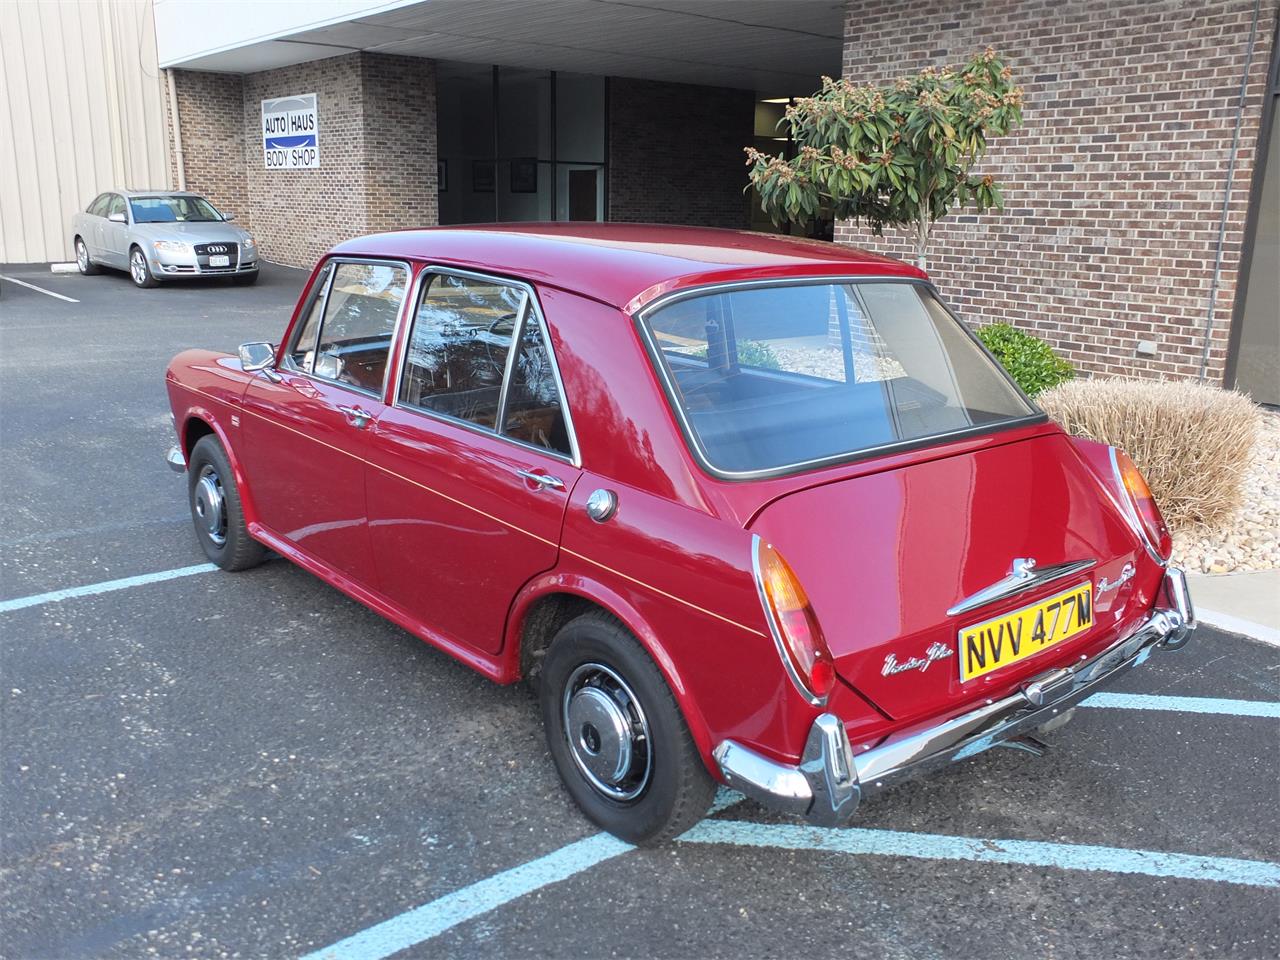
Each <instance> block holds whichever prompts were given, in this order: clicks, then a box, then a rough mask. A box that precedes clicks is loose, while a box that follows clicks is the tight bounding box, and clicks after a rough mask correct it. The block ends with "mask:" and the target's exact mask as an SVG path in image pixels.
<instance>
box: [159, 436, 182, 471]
mask: <svg viewBox="0 0 1280 960" xmlns="http://www.w3.org/2000/svg"><path fill="white" fill-rule="evenodd" d="M164 462H165V463H167V464H168V465H169V469H170V470H172V471H173V472H174V473H185V472H186V470H187V461H186V460H185V459H184V458H183V456H182V448H181V447H179V446H178V445H177V444H176V443H175V444H174V445H173V446H172V447H170V448H169V452H168V453H166V454H165V455H164Z"/></svg>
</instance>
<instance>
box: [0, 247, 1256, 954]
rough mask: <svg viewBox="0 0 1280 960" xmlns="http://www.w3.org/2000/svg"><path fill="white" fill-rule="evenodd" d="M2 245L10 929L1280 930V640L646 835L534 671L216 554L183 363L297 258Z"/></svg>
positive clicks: (1058, 948) (972, 936)
mask: <svg viewBox="0 0 1280 960" xmlns="http://www.w3.org/2000/svg"><path fill="white" fill-rule="evenodd" d="M0 276H3V277H7V278H13V279H18V280H22V281H24V282H26V283H30V284H35V285H37V286H40V287H43V288H44V289H45V290H47V291H50V292H52V293H57V294H59V295H60V296H61V297H62V298H66V299H59V298H57V297H51V296H48V295H47V294H46V293H42V292H40V291H37V290H33V289H30V288H28V287H24V286H21V285H19V284H16V283H12V282H9V281H8V280H5V279H0V286H3V288H4V289H3V294H2V296H0V491H2V494H0V496H2V502H3V504H4V510H3V511H2V512H0V571H2V573H3V576H2V583H0V673H3V682H2V683H0V711H2V712H0V722H2V727H0V730H2V735H3V756H2V758H0V759H2V761H3V763H2V765H0V811H2V812H3V817H2V820H0V831H2V833H0V878H2V879H0V956H3V957H6V958H21V960H25V958H44V957H48V958H72V957H87V956H94V957H98V956H102V957H130V958H132V957H147V956H160V957H224V956H226V957H270V958H275V957H290V956H305V955H309V954H313V953H316V952H319V955H320V956H326V957H329V956H331V957H343V958H352V960H373V958H381V957H385V956H390V955H392V954H395V953H397V951H403V952H402V953H399V954H398V955H400V956H406V957H436V956H490V955H502V956H531V957H587V958H594V957H615V956H619V957H673V958H675V957H695V956H696V957H734V958H737V957H744V956H768V957H774V956H819V957H826V956H860V957H888V958H899V957H901V958H907V957H910V958H933V957H938V958H944V957H945V958H950V957H984V958H985V957H992V956H1014V957H1023V956H1052V957H1055V958H1069V957H1097V956H1124V957H1146V956H1151V957H1157V956H1158V957H1168V956H1194V957H1275V956H1277V955H1280V830H1277V807H1278V803H1280V737H1278V736H1277V734H1278V733H1280V690H1278V681H1280V649H1277V648H1274V647H1269V646H1265V645H1262V644H1259V643H1256V642H1253V641H1250V640H1247V639H1243V638H1240V637H1235V636H1231V635H1229V634H1225V633H1221V632H1217V631H1214V630H1211V629H1209V628H1201V630H1200V631H1199V633H1198V635H1197V637H1196V639H1195V641H1194V642H1193V643H1192V645H1191V646H1189V647H1188V648H1187V649H1186V650H1185V651H1183V652H1180V653H1177V654H1168V655H1163V654H1159V655H1156V656H1153V657H1152V658H1151V660H1150V661H1149V662H1148V664H1147V665H1146V666H1145V667H1144V668H1143V669H1142V670H1139V671H1136V672H1134V673H1132V674H1130V675H1129V676H1127V677H1126V678H1125V679H1124V680H1123V681H1122V682H1121V683H1120V684H1119V685H1117V686H1116V687H1115V688H1113V691H1112V693H1113V695H1112V696H1109V697H1105V698H1101V699H1098V700H1097V701H1094V702H1092V703H1091V704H1090V705H1089V706H1088V707H1086V708H1081V709H1080V710H1079V711H1078V715H1077V717H1076V719H1075V721H1074V722H1073V723H1072V724H1070V725H1069V726H1067V727H1065V728H1063V729H1062V730H1060V731H1057V732H1056V733H1054V734H1052V735H1051V737H1050V738H1049V739H1051V741H1052V745H1053V749H1052V750H1051V751H1050V753H1049V754H1047V755H1046V756H1045V757H1043V758H1040V759H1035V758H1032V757H1030V756H1029V755H1027V754H1025V753H1021V752H1017V751H1012V750H995V751H991V752H989V753H986V754H983V755H981V756H979V757H977V758H975V759H973V760H972V761H969V762H967V763H965V764H962V765H958V766H955V767H953V768H952V769H950V770H949V771H947V772H946V773H944V774H943V775H941V776H937V777H935V778H933V779H930V780H927V781H923V782H918V783H913V784H908V785H905V786H903V787H901V788H898V789H897V790H895V791H893V792H891V793H889V794H888V795H886V796H885V797H884V798H883V799H881V800H878V801H876V802H875V803H873V804H869V805H867V806H866V807H864V810H863V812H862V813H861V814H860V816H859V819H858V820H857V822H856V823H855V825H854V827H852V828H849V829H844V830H818V829H812V828H809V827H806V826H804V825H803V824H799V823H797V822H795V821H789V820H787V819H786V818H783V817H779V816H775V815H773V814H771V813H769V812H768V811H765V810H763V809H762V808H760V807H758V806H756V805H754V804H752V803H750V802H746V801H737V798H735V797H733V796H732V795H725V796H724V797H723V799H722V801H721V802H720V804H719V806H720V809H719V810H717V812H715V813H713V814H712V816H711V817H710V818H709V819H708V820H706V821H704V822H703V823H702V824H701V825H699V826H698V827H696V828H694V830H693V831H692V832H691V833H690V834H688V835H686V837H685V838H683V839H682V840H680V841H678V842H676V843H673V844H670V845H668V846H666V847H664V848H661V849H657V850H643V851H641V850H631V849H628V848H626V847H625V846H624V845H622V844H620V843H618V842H617V841H614V840H612V839H611V838H608V837H604V836H602V835H600V834H598V833H597V831H595V830H594V829H593V827H592V826H591V824H589V823H588V822H587V821H586V820H585V819H583V817H582V816H581V815H580V814H579V813H578V812H577V809H576V808H575V807H574V806H573V805H572V804H571V802H570V801H569V799H568V796H567V795H566V794H565V793H564V792H563V791H562V789H561V787H560V784H559V781H558V780H557V777H556V774H555V772H554V770H553V768H552V766H551V762H550V759H549V757H548V756H547V753H546V749H545V746H544V743H543V739H542V731H541V728H540V725H539V722H538V718H537V711H536V709H535V703H534V701H533V699H532V697H531V695H530V694H529V693H528V692H527V691H526V690H525V689H523V688H521V687H515V688H501V687H496V686H494V685H492V684H490V683H488V682H487V681H485V680H483V679H481V678H480V677H479V676H478V675H476V674H473V673H471V672H470V671H469V670H467V669H466V668H464V667H462V666H461V665H459V664H457V663H455V662H454V661H452V660H450V659H449V658H447V657H445V656H444V655H443V654H439V653H437V652H435V651H434V650H432V649H430V648H428V647H427V646H426V645H424V644H422V643H420V642H419V641H417V640H415V639H413V638H412V637H410V636H409V635H408V634H406V633H404V632H403V631H401V630H399V629H398V628H396V627H394V626H392V625H391V624H389V623H387V622H385V621H383V620H382V619H380V618H379V617H378V616H376V615H375V614H373V613H372V612H370V611H368V610H366V609H364V608H363V607H361V606H359V605H357V604H356V603H354V602H352V601H349V600H347V599H346V598H344V597H343V596H342V595H340V594H339V593H337V592H336V591H334V590H332V589H330V588H329V587H327V586H325V585H323V584H322V583H321V582H320V581H318V580H316V579H315V578H313V577H311V576H310V575H308V574H306V573H304V572H303V571H301V570H299V569H297V568H295V567H293V566H291V565H289V564H287V563H285V562H283V561H275V562H272V563H269V564H267V565H265V566H263V567H260V568H257V569H255V570H252V571H249V572H246V573H240V574H223V573H219V572H211V571H210V570H209V569H208V567H207V565H206V564H205V563H204V556H203V554H202V553H201V552H200V550H199V547H198V546H197V544H196V541H195V538H194V536H193V534H192V532H191V530H190V525H189V524H190V521H189V519H188V515H187V511H186V505H185V497H184V486H183V481H182V480H181V479H180V478H179V477H178V476H177V475H175V474H173V473H171V472H170V471H169V470H168V469H167V468H166V467H165V465H164V463H163V454H164V451H165V449H166V448H167V447H168V445H169V444H170V443H171V442H172V431H171V427H170V424H169V413H168V407H167V402H166V396H165V392H164V387H163V371H164V368H165V365H166V363H167V362H168V360H169V358H170V357H171V356H172V355H173V354H175V353H177V352H178V351H179V350H181V349H184V348H186V347H191V346H199V347H209V348H215V349H223V350H228V351H232V350H234V349H235V346H236V345H237V344H238V343H240V342H243V341H247V340H273V341H275V340H277V339H278V338H279V336H280V333H281V332H282V330H283V327H284V324H285V322H286V320H287V318H288V315H289V312H290V310H291V307H292V304H293V302H294V300H295V298H296V296H297V293H298V291H299V288H300V287H301V284H302V282H303V280H304V279H305V276H304V274H303V273H302V272H300V271H295V270H286V269H284V268H276V267H271V268H268V269H267V270H266V271H265V273H264V276H263V278H262V280H261V282H260V283H259V284H258V285H257V286H255V287H234V286H224V285H222V284H221V283H218V284H215V285H211V286H203V285H200V284H196V283H183V284H180V285H174V286H167V285H166V286H162V287H160V288H159V289H156V290H138V289H135V288H134V287H133V285H132V284H131V283H130V282H129V280H128V279H127V278H126V277H125V276H124V275H123V274H107V275H104V276H100V277H92V278H82V277H79V276H75V275H71V276H64V275H53V274H50V273H49V272H48V270H47V269H39V268H34V267H4V266H0ZM72 301H78V302H72ZM57 591H67V592H66V593H57ZM735 801H737V802H735Z"/></svg>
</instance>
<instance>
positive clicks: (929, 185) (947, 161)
mask: <svg viewBox="0 0 1280 960" xmlns="http://www.w3.org/2000/svg"><path fill="white" fill-rule="evenodd" d="M1011 76H1012V73H1011V71H1010V69H1009V68H1008V67H1007V66H1005V65H1004V63H1003V62H1002V61H1001V60H1000V58H999V56H998V55H997V54H996V52H995V51H994V50H992V49H991V48H990V47H988V48H987V50H986V51H985V52H983V53H980V54H978V55H977V56H975V57H974V58H973V59H971V60H970V61H969V62H968V63H967V64H966V65H965V66H964V67H960V68H952V67H948V68H945V69H942V70H939V69H938V68H936V67H926V68H925V69H923V70H921V71H920V72H919V73H917V74H916V75H915V76H913V77H909V78H905V79H902V80H899V81H898V82H897V83H895V84H893V85H892V86H888V87H877V86H875V85H874V84H867V85H865V86H864V85H856V84H853V83H850V82H849V81H848V80H833V79H831V78H830V77H823V78H822V89H821V90H820V91H818V92H817V93H815V94H814V95H813V96H811V97H803V98H801V99H798V100H796V101H795V102H794V103H792V104H790V105H789V106H788V107H787V109H786V113H785V115H784V116H783V119H782V121H781V122H780V123H779V126H780V127H781V126H782V125H783V124H786V125H787V126H788V127H790V130H791V140H792V142H793V143H794V144H795V146H796V148H797V150H796V153H795V156H793V157H791V158H790V159H788V158H785V157H780V156H771V155H769V154H766V153H761V152H760V151H759V150H756V149H755V148H753V147H747V148H746V152H747V165H748V166H749V167H750V168H751V172H750V176H751V183H752V185H753V186H754V187H755V189H756V191H757V192H758V193H759V194H760V203H761V205H762V206H763V208H764V210H765V212H766V213H768V214H769V215H770V216H771V217H772V218H773V221H774V223H777V224H781V223H782V221H784V220H792V221H801V222H803V221H806V220H809V219H811V218H813V217H815V216H817V215H818V214H819V213H823V214H826V215H828V216H833V217H836V218H837V219H841V220H854V221H858V222H862V223H865V224H867V225H868V226H869V227H870V228H871V230H872V232H873V233H875V234H876V235H877V236H880V235H881V234H882V233H883V232H884V228H885V227H905V228H908V229H910V230H912V231H914V234H915V239H916V253H917V257H918V262H919V264H920V266H921V267H923V266H924V264H925V250H926V248H927V246H928V242H929V230H930V227H931V226H932V224H933V223H934V222H935V221H937V220H941V219H942V218H943V217H945V216H946V215H947V214H948V213H949V212H950V211H951V210H952V209H954V208H960V207H965V206H968V205H970V204H972V205H973V206H974V207H976V208H977V210H978V212H980V213H981V212H983V211H985V210H988V209H990V208H993V207H994V208H999V207H1000V206H1001V205H1002V203H1003V198H1002V196H1001V192H1000V188H999V187H998V186H997V185H996V183H995V182H994V181H993V180H992V178H991V177H989V176H975V175H974V174H972V173H971V172H970V171H971V170H972V169H973V166H974V165H975V164H976V163H977V162H978V161H979V160H981V159H982V156H983V154H985V153H986V150H987V141H988V139H989V138H991V137H995V136H1000V135H1002V134H1005V133H1008V132H1009V131H1010V130H1011V129H1013V128H1014V127H1016V126H1018V125H1019V124H1020V123H1022V88H1021V87H1017V86H1014V85H1013V84H1012V83H1011V80H1010V78H1011Z"/></svg>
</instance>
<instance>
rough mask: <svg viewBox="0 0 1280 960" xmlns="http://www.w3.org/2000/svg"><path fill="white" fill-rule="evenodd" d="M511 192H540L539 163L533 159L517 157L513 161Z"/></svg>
mask: <svg viewBox="0 0 1280 960" xmlns="http://www.w3.org/2000/svg"><path fill="white" fill-rule="evenodd" d="M511 192H512V193H537V192H538V161H537V160H536V159H535V158H533V157H516V158H514V159H513V160H512V161H511Z"/></svg>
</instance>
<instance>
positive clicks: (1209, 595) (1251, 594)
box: [1187, 570, 1280, 646]
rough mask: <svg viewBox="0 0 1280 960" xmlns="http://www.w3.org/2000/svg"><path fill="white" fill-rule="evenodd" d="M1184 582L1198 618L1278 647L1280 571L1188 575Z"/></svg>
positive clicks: (1279, 643) (1279, 641) (1279, 644)
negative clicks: (1189, 589) (1188, 589)
mask: <svg viewBox="0 0 1280 960" xmlns="http://www.w3.org/2000/svg"><path fill="white" fill-rule="evenodd" d="M1187 582H1188V584H1189V585H1190V587H1191V600H1192V602H1193V603H1194V604H1195V607H1196V615H1197V617H1199V619H1201V620H1203V621H1204V622H1205V623H1211V624H1213V625H1214V626H1215V627H1221V628H1222V629H1223V630H1230V631H1231V632H1232V633H1242V634H1244V635H1245V636H1248V637H1253V638H1254V639H1255V640H1263V641H1266V642H1267V643H1274V644H1276V645H1277V646H1280V570H1261V571H1259V572H1257V573H1224V574H1219V575H1218V576H1206V575H1204V574H1191V573H1189V574H1187Z"/></svg>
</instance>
